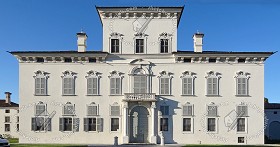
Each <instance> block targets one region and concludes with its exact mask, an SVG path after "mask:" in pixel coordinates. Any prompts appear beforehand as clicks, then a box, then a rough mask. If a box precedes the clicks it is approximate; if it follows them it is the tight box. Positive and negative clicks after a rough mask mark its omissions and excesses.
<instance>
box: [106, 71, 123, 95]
mask: <svg viewBox="0 0 280 147" xmlns="http://www.w3.org/2000/svg"><path fill="white" fill-rule="evenodd" d="M110 74H111V75H110V76H109V78H110V94H111V95H121V88H122V78H123V73H121V72H118V71H112V72H111V73H110Z"/></svg>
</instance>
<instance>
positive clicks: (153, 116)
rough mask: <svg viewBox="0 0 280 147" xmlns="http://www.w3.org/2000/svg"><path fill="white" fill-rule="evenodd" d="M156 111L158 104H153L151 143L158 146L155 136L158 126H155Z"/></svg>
mask: <svg viewBox="0 0 280 147" xmlns="http://www.w3.org/2000/svg"><path fill="white" fill-rule="evenodd" d="M155 109H156V103H155V102H152V105H151V113H152V114H151V119H152V131H151V143H154V144H156V143H157V137H156V135H155V128H156V125H155V111H156V110H155Z"/></svg>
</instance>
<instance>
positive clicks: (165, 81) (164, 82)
mask: <svg viewBox="0 0 280 147" xmlns="http://www.w3.org/2000/svg"><path fill="white" fill-rule="evenodd" d="M169 91H170V79H169V78H160V94H161V95H169V94H170V92H169Z"/></svg>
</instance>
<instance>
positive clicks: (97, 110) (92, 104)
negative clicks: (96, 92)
mask: <svg viewBox="0 0 280 147" xmlns="http://www.w3.org/2000/svg"><path fill="white" fill-rule="evenodd" d="M89 107H96V114H95V115H94V114H89V113H88V112H89ZM98 115H99V105H98V104H95V103H94V102H92V103H90V104H89V105H87V116H98Z"/></svg>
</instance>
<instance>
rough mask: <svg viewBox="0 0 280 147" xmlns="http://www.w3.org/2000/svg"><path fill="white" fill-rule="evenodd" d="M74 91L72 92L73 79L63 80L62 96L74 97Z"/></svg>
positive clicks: (65, 78)
mask: <svg viewBox="0 0 280 147" xmlns="http://www.w3.org/2000/svg"><path fill="white" fill-rule="evenodd" d="M74 94H75V90H74V79H73V77H70V78H67V77H64V78H63V95H74Z"/></svg>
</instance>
